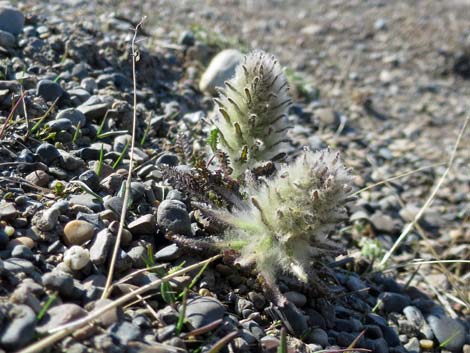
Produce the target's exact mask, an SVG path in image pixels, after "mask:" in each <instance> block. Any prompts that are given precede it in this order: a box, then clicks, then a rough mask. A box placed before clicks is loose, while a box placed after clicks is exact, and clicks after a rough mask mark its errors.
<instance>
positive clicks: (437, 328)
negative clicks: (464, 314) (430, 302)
mask: <svg viewBox="0 0 470 353" xmlns="http://www.w3.org/2000/svg"><path fill="white" fill-rule="evenodd" d="M426 319H427V321H428V323H429V326H431V329H432V331H433V332H434V336H436V338H437V340H438V341H439V343H443V342H447V341H448V342H447V344H446V345H445V349H446V350H449V351H456V352H460V351H461V350H462V347H463V345H464V344H465V327H464V326H463V325H462V324H461V323H460V322H459V321H457V320H455V319H451V318H449V317H447V316H444V315H437V314H436V315H434V314H433V315H429V316H428V317H427V318H426Z"/></svg>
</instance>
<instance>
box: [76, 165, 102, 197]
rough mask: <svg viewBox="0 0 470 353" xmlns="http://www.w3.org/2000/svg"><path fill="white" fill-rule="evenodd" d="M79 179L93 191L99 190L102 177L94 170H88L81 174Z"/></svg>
mask: <svg viewBox="0 0 470 353" xmlns="http://www.w3.org/2000/svg"><path fill="white" fill-rule="evenodd" d="M78 180H80V181H82V182H84V183H85V184H86V185H88V186H89V187H90V189H91V190H93V191H95V192H96V191H98V189H99V187H100V178H99V177H98V175H96V173H95V172H94V171H93V170H87V171H85V172H83V173H82V174H80V175H79V177H78Z"/></svg>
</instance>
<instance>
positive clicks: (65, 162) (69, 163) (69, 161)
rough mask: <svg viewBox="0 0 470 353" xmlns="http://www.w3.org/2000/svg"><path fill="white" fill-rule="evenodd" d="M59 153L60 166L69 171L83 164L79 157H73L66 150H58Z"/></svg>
mask: <svg viewBox="0 0 470 353" xmlns="http://www.w3.org/2000/svg"><path fill="white" fill-rule="evenodd" d="M59 153H60V155H61V157H62V158H60V159H59V164H60V167H61V168H63V169H65V170H67V171H69V172H74V171H76V170H78V169H80V168H82V167H83V166H84V165H85V163H84V162H83V160H82V159H81V158H79V157H75V156H74V155H72V154H70V153H68V152H66V151H63V150H59Z"/></svg>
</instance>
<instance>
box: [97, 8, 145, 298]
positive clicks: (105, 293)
mask: <svg viewBox="0 0 470 353" xmlns="http://www.w3.org/2000/svg"><path fill="white" fill-rule="evenodd" d="M144 21H145V17H143V18H142V20H141V21H140V22H139V23H138V24H137V26H136V27H135V29H134V36H133V37H132V43H131V46H132V82H133V90H134V92H133V96H134V97H133V99H134V102H133V116H132V134H131V153H130V158H129V171H128V175H127V180H126V190H125V192H124V202H123V203H122V209H121V218H120V220H119V229H118V234H117V236H116V243H115V244H114V250H113V256H112V257H111V262H110V265H109V272H108V276H107V278H106V285H105V287H104V291H103V295H102V297H101V298H107V297H108V296H109V292H110V291H109V288H110V287H111V283H112V281H113V275H114V267H115V265H116V259H117V255H118V252H119V246H120V245H121V238H122V233H123V230H124V222H125V221H126V213H127V207H128V204H129V202H128V201H129V195H130V190H131V181H132V167H133V164H134V147H135V134H136V126H137V83H136V73H135V63H136V57H137V52H136V49H135V40H136V38H137V33H138V31H139V28H140V27H141V26H142V25H143V23H144Z"/></svg>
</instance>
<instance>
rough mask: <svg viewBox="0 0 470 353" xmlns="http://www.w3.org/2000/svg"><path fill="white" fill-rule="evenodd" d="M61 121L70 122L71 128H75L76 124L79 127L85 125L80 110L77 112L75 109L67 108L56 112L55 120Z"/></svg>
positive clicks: (84, 119) (83, 116) (84, 118)
mask: <svg viewBox="0 0 470 353" xmlns="http://www.w3.org/2000/svg"><path fill="white" fill-rule="evenodd" d="M62 119H66V120H68V121H70V123H71V125H73V126H77V125H78V124H80V126H85V124H86V117H85V115H84V114H83V113H82V112H81V111H80V110H77V109H75V108H68V109H64V110H61V111H60V112H58V113H57V116H56V120H62Z"/></svg>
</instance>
